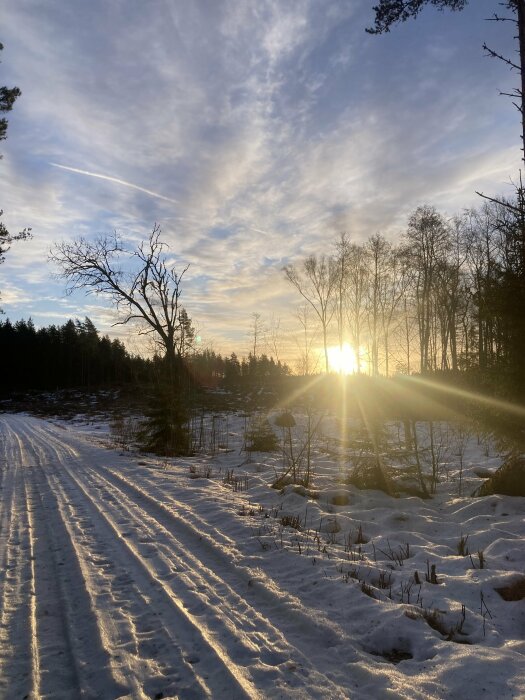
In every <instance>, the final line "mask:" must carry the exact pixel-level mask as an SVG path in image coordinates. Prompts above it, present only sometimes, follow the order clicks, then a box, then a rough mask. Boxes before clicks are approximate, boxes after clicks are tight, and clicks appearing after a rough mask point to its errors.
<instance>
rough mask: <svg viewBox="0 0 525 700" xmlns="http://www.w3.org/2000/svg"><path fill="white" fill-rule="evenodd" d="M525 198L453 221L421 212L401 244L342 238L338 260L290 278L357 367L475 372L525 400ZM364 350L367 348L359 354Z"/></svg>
mask: <svg viewBox="0 0 525 700" xmlns="http://www.w3.org/2000/svg"><path fill="white" fill-rule="evenodd" d="M523 211H524V208H523V202H512V201H509V202H496V201H492V202H489V201H487V202H485V203H484V204H483V205H482V206H481V207H479V208H477V209H472V210H469V211H466V212H464V213H463V214H461V215H459V216H455V217H452V218H451V219H447V218H446V217H445V216H444V215H443V214H441V213H440V212H438V211H437V210H436V209H435V208H434V207H432V206H421V207H418V208H417V209H416V210H415V211H414V212H413V213H412V214H411V215H410V217H409V219H408V225H407V229H406V232H405V233H404V235H403V236H402V238H401V240H400V241H399V242H398V243H391V242H389V241H388V240H387V239H385V238H384V237H383V236H382V235H380V234H376V235H374V236H372V237H370V238H369V239H368V240H367V241H366V242H365V243H355V242H352V241H351V240H350V238H349V236H348V235H347V234H341V236H340V238H339V240H338V241H337V242H336V244H335V247H334V253H333V254H332V255H317V256H316V255H311V256H309V257H307V258H306V259H305V260H303V261H302V262H301V263H299V264H297V265H288V266H287V267H285V268H284V273H285V276H286V278H287V279H288V281H289V282H290V283H291V284H292V285H293V286H294V287H295V289H296V290H297V291H298V292H299V294H300V295H301V296H302V297H303V299H304V300H305V301H306V303H307V305H308V306H309V308H310V310H311V312H312V313H313V314H314V315H315V318H316V320H317V327H318V329H319V332H320V335H321V337H322V343H323V349H324V360H325V369H326V371H329V369H330V366H329V356H328V355H329V351H328V348H329V345H330V344H331V343H333V342H334V341H335V342H336V343H337V344H339V346H340V347H341V348H342V346H343V343H344V342H349V343H350V344H351V345H352V347H353V348H354V349H355V350H356V370H357V372H358V373H360V372H364V373H369V374H371V375H373V376H378V375H381V374H382V375H385V376H389V375H392V374H394V373H408V374H410V373H413V372H420V373H422V374H428V373H432V372H434V373H435V372H443V371H444V372H447V371H452V372H458V371H470V372H475V373H476V374H477V376H478V379H480V380H486V381H487V382H491V383H494V382H497V383H500V384H504V385H505V386H506V387H507V389H508V392H509V393H511V394H514V395H516V394H519V395H521V396H523V395H524V389H525V369H524V365H523V362H522V358H523V356H524V352H525V314H524V313H523V309H524V308H525V307H524V303H525V236H524V230H525V227H524V225H523V221H522V212H523ZM358 350H359V351H358Z"/></svg>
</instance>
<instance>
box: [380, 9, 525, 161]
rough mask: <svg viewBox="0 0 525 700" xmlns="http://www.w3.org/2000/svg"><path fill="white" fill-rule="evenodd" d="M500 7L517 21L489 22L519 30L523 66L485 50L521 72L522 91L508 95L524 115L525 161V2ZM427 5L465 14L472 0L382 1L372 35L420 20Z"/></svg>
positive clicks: (524, 140) (496, 18) (500, 19)
mask: <svg viewBox="0 0 525 700" xmlns="http://www.w3.org/2000/svg"><path fill="white" fill-rule="evenodd" d="M494 4H495V5H496V6H497V7H504V8H506V9H507V10H510V11H511V12H512V13H513V15H514V16H513V17H506V16H501V15H499V14H498V13H497V12H494V14H493V15H492V17H490V18H489V19H490V20H491V21H493V22H511V23H512V24H514V25H515V26H516V28H517V37H516V38H517V39H518V42H519V51H518V53H519V57H520V60H519V63H517V62H515V61H513V60H512V59H510V58H508V57H506V56H503V55H501V54H500V53H498V52H497V51H494V50H493V49H491V48H490V47H489V46H487V44H483V48H484V50H485V51H486V53H487V55H488V56H491V57H492V58H497V59H499V60H501V61H503V62H504V63H505V64H506V65H507V66H509V68H511V69H514V70H517V71H518V72H519V74H520V87H519V88H516V90H515V91H514V92H512V93H504V94H506V95H507V96H508V97H511V98H512V99H516V100H517V103H516V102H514V104H515V105H516V107H517V108H518V110H519V111H520V113H521V140H522V151H523V152H524V157H525V0H504V1H502V0H494ZM425 5H433V6H434V7H437V8H438V9H440V10H444V9H449V10H452V11H458V10H463V9H464V8H465V7H466V6H467V5H468V0H380V2H379V4H378V5H375V6H374V7H373V10H374V12H375V23H374V26H373V27H368V28H367V30H366V31H367V32H368V33H369V34H385V33H386V32H389V31H390V28H391V27H392V26H393V25H394V24H398V23H399V22H405V21H406V20H407V19H410V18H411V17H417V16H418V14H419V13H420V12H421V10H422V9H423V7H425Z"/></svg>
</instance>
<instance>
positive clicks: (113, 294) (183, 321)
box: [50, 224, 192, 373]
mask: <svg viewBox="0 0 525 700" xmlns="http://www.w3.org/2000/svg"><path fill="white" fill-rule="evenodd" d="M160 234H161V230H160V226H158V225H157V224H155V226H154V227H153V230H152V232H151V233H150V235H149V238H148V240H147V241H145V242H142V243H140V244H139V246H138V247H137V248H136V250H128V249H126V248H125V247H124V244H123V242H122V240H121V238H120V237H119V236H118V235H117V234H116V233H115V234H113V235H111V236H102V237H99V238H97V239H96V240H95V241H93V242H91V241H88V240H86V239H85V238H79V239H76V240H74V241H73V242H63V243H59V244H57V245H56V246H55V247H54V249H53V250H52V252H51V255H50V258H51V260H52V261H53V262H54V263H56V264H57V265H58V267H59V268H60V270H61V275H62V277H63V278H64V279H65V280H66V282H67V288H68V291H69V292H72V291H73V290H75V289H84V290H85V291H86V293H87V294H90V293H97V294H100V293H102V294H106V295H108V296H109V297H110V298H111V299H112V300H113V302H114V304H115V305H116V307H117V308H118V309H119V310H120V311H121V312H122V318H121V319H120V320H119V321H117V324H126V323H129V322H131V321H139V322H140V323H141V326H142V328H141V331H140V332H141V333H145V334H153V335H154V337H155V340H156V342H157V343H158V344H159V345H160V347H161V350H162V354H163V356H164V358H165V360H166V365H167V368H168V370H169V372H170V373H173V371H174V369H175V367H176V365H177V364H178V359H180V357H181V355H182V354H183V352H184V350H185V349H186V348H187V347H188V342H189V341H190V339H191V337H192V329H191V324H190V321H189V318H188V315H187V314H186V312H185V310H184V309H183V308H182V306H181V304H180V301H179V300H180V296H181V293H182V288H181V282H182V278H183V276H184V273H185V272H186V270H187V269H188V266H186V267H185V268H184V269H183V271H182V272H181V273H180V274H178V273H177V272H176V271H175V268H173V267H170V266H169V265H168V261H167V256H166V253H165V250H166V247H167V246H166V244H165V243H163V242H162V241H161V238H160ZM122 261H124V262H122ZM117 324H116V325H117Z"/></svg>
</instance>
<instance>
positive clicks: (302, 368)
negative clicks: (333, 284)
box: [295, 304, 319, 376]
mask: <svg viewBox="0 0 525 700" xmlns="http://www.w3.org/2000/svg"><path fill="white" fill-rule="evenodd" d="M311 314H312V310H311V307H310V306H309V305H308V304H303V305H302V306H299V307H298V308H297V311H296V312H295V317H296V318H297V320H298V321H299V323H300V324H301V328H302V333H301V335H302V342H299V341H297V344H298V346H299V350H300V353H301V354H300V358H299V361H298V363H297V368H298V371H299V373H300V374H302V375H303V376H308V375H310V374H313V373H314V372H316V371H317V366H318V361H319V358H318V357H315V358H314V355H313V351H312V346H313V343H314V341H315V339H316V334H315V332H312V327H311V323H310V319H311Z"/></svg>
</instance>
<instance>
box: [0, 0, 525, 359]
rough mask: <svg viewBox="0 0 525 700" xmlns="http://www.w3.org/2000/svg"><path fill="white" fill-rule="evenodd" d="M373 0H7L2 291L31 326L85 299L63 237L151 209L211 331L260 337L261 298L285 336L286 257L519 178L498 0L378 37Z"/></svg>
mask: <svg viewBox="0 0 525 700" xmlns="http://www.w3.org/2000/svg"><path fill="white" fill-rule="evenodd" d="M373 5H374V2H373V1H372V0H148V1H146V0H90V2H89V3H87V2H85V1H84V0H67V1H66V0H46V2H45V3H43V2H41V1H40V0H4V2H3V12H2V28H1V30H0V32H1V33H0V41H1V42H2V43H3V44H4V51H3V52H2V55H1V57H0V58H1V60H2V63H1V65H0V85H7V86H9V87H11V86H13V85H17V86H18V87H19V88H20V89H21V90H22V96H21V97H20V98H19V100H18V101H17V102H16V104H15V107H14V109H13V111H12V112H11V114H10V115H8V116H9V129H8V137H7V140H6V141H3V142H1V143H0V152H1V153H3V159H2V160H1V161H0V208H2V209H3V210H4V214H3V216H2V221H3V222H4V224H5V225H6V226H7V228H8V229H9V230H10V231H11V232H12V233H13V232H16V231H18V230H21V229H23V228H24V227H28V226H29V227H31V228H32V230H33V234H34V237H33V239H32V240H31V241H29V242H23V243H18V244H16V245H14V246H13V247H12V249H11V250H10V251H9V253H8V254H7V256H6V261H5V263H4V264H3V265H1V266H0V292H1V306H2V308H3V310H4V312H5V316H4V318H5V317H8V318H9V319H11V320H12V321H16V320H18V319H20V318H26V319H27V318H28V317H31V318H32V319H33V321H34V322H35V324H36V325H37V326H42V325H48V324H50V323H63V322H64V321H65V320H67V319H68V318H72V317H73V318H75V317H78V318H83V317H84V316H86V315H87V316H89V317H90V318H91V319H92V320H93V322H94V323H95V325H96V326H97V328H98V329H99V330H101V331H102V332H104V333H106V332H108V333H109V334H110V335H112V336H118V337H121V338H122V339H124V340H125V341H126V342H127V343H128V345H129V347H130V348H131V349H132V350H134V351H139V350H142V349H143V348H142V346H140V345H139V344H138V342H137V340H136V337H135V335H134V333H131V332H130V331H129V330H126V329H124V328H123V327H122V326H117V327H113V326H112V324H113V323H114V322H115V320H116V318H115V311H114V309H113V308H112V306H111V304H110V303H109V302H108V300H106V299H104V298H103V297H96V296H88V297H86V296H85V295H84V294H83V293H82V292H75V293H74V294H73V295H69V296H68V295H67V294H66V293H65V287H64V282H63V280H61V279H59V278H58V277H57V274H56V273H57V268H56V267H54V266H53V265H52V264H51V262H49V260H48V254H49V250H50V249H51V248H52V246H53V245H54V244H55V243H56V242H60V241H66V240H69V239H72V238H75V237H79V236H84V237H86V238H88V239H91V238H93V237H95V236H98V235H101V234H106V233H111V232H112V231H115V230H116V231H117V232H118V233H119V234H120V235H121V236H122V238H123V240H124V242H125V243H126V245H129V246H131V247H133V246H134V245H136V244H137V242H139V241H140V240H142V239H144V238H145V237H147V235H148V233H149V232H150V231H151V229H152V228H153V226H154V224H155V223H156V222H157V223H158V224H159V225H160V226H161V228H162V233H163V238H164V240H165V241H166V243H167V244H168V245H169V253H170V258H171V260H173V262H174V264H175V265H176V267H177V268H178V269H181V270H182V269H183V268H184V266H185V265H187V264H189V265H190V267H189V270H188V272H187V273H186V275H185V277H184V283H183V292H182V302H183V304H184V305H185V307H186V308H187V310H188V313H189V315H190V316H191V317H192V319H193V320H194V323H195V325H196V327H197V329H198V331H199V333H200V335H201V337H202V342H203V344H204V345H206V346H209V347H212V348H214V349H215V350H217V351H221V352H227V353H229V352H231V351H232V350H235V351H236V352H237V353H238V354H241V355H242V354H243V353H247V352H248V350H249V347H250V344H251V342H252V341H251V337H250V336H251V331H250V327H251V326H252V325H253V314H254V313H259V314H261V319H262V322H263V323H264V324H265V325H266V326H267V327H272V326H273V327H274V328H276V327H277V326H279V328H280V331H279V333H280V334H282V336H283V339H284V340H285V341H286V343H287V347H288V350H287V351H286V352H287V353H288V356H287V358H286V359H289V360H290V359H291V355H293V350H292V348H293V342H294V336H295V335H296V332H297V322H296V320H294V312H295V310H296V308H297V306H299V305H300V303H301V299H300V297H299V296H298V294H297V292H296V291H295V290H294V289H293V288H292V287H291V286H290V285H289V283H288V282H287V281H286V280H285V279H284V276H283V272H282V268H283V266H284V265H287V264H290V263H297V262H300V261H301V260H303V259H304V258H305V257H306V256H307V255H309V254H311V253H319V254H323V253H327V254H328V253H330V252H332V251H333V248H334V244H335V242H336V240H337V238H338V236H339V234H340V233H341V232H343V231H345V232H347V233H348V235H349V236H350V238H351V240H353V241H355V242H362V241H365V240H366V239H367V238H368V237H369V236H371V235H373V234H375V233H377V232H381V233H382V234H384V235H385V236H386V237H387V238H388V239H390V240H393V241H394V240H397V239H399V237H400V236H401V235H402V234H403V232H404V230H405V229H406V222H407V219H408V216H409V214H410V213H411V212H412V211H413V210H414V209H415V208H416V207H417V206H419V205H421V204H431V205H433V206H435V207H437V209H438V210H439V211H441V212H442V213H443V214H444V215H446V216H452V215H454V214H456V213H458V212H461V211H462V210H463V209H465V208H468V207H472V206H479V205H480V198H479V197H478V196H477V195H476V194H475V190H481V191H483V192H485V193H487V194H491V195H497V194H502V193H506V194H510V192H511V186H510V184H509V183H510V181H511V179H515V178H516V175H517V173H518V170H519V167H520V151H519V148H520V141H519V135H520V123H519V113H518V111H517V110H516V109H515V108H514V107H513V106H512V104H511V101H510V100H509V99H508V98H506V97H502V96H500V92H509V91H511V90H512V89H513V88H514V87H515V86H516V85H517V78H518V76H517V74H516V73H514V74H513V73H512V72H511V71H509V70H508V68H507V67H505V66H504V65H503V64H502V63H501V62H500V61H497V60H494V59H490V58H487V57H484V55H483V49H482V45H483V42H484V41H486V42H487V43H488V44H489V45H490V46H491V47H493V48H494V49H496V50H498V51H500V52H503V53H506V54H508V55H510V56H511V57H512V56H513V55H514V54H513V52H514V50H515V46H514V42H513V28H512V27H511V26H510V24H496V23H494V22H487V21H486V19H487V18H489V17H490V16H491V15H492V14H493V13H494V12H495V11H497V10H498V11H501V8H500V7H499V2H498V1H497V0H473V2H471V3H470V6H469V7H467V9H466V10H465V11H463V12H461V13H451V12H449V11H446V12H438V11H436V10H435V9H434V8H432V7H429V8H426V9H425V10H424V11H423V12H422V14H421V16H420V17H419V18H418V19H417V20H415V21H414V20H412V21H409V22H406V23H405V24H402V25H399V26H397V27H395V28H394V29H393V30H392V31H391V32H390V33H389V34H387V35H383V36H371V35H369V34H367V33H366V32H365V28H366V27H367V26H370V25H372V24H373V10H372V6H373Z"/></svg>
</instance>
